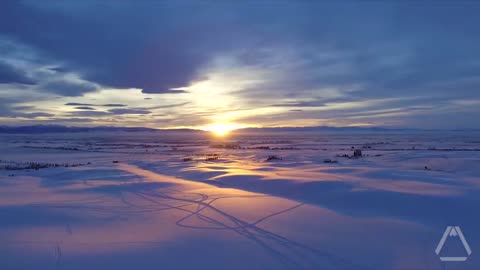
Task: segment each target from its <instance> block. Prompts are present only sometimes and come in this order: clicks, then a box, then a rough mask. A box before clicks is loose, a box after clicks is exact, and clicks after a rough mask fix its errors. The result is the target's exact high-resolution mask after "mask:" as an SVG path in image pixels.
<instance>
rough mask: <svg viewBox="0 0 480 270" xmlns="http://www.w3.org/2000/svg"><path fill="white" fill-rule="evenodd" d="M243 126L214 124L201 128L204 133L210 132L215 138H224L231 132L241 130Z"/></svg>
mask: <svg viewBox="0 0 480 270" xmlns="http://www.w3.org/2000/svg"><path fill="white" fill-rule="evenodd" d="M242 127H244V126H242V125H239V124H234V123H215V124H211V125H209V126H206V127H204V128H203V130H205V131H211V132H212V133H213V134H215V135H216V136H219V137H222V136H226V135H227V134H228V133H230V132H231V131H232V130H235V129H239V128H242Z"/></svg>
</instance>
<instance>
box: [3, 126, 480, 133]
mask: <svg viewBox="0 0 480 270" xmlns="http://www.w3.org/2000/svg"><path fill="white" fill-rule="evenodd" d="M160 131H161V132H175V131H185V132H204V131H201V130H197V129H154V128H146V127H111V126H99V127H68V126H61V125H32V126H0V134H1V133H7V134H16V133H18V134H21V133H23V134H41V133H72V132H160ZM315 131H322V132H406V131H412V132H414V131H439V130H432V129H431V130H428V129H411V128H385V127H329V126H317V127H266V128H244V129H241V130H237V131H235V133H248V132H315ZM443 131H445V130H443ZM449 131H466V132H471V131H480V129H454V130H449Z"/></svg>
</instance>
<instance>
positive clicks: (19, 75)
mask: <svg viewBox="0 0 480 270" xmlns="http://www.w3.org/2000/svg"><path fill="white" fill-rule="evenodd" d="M10 83H12V84H13V83H20V84H35V81H34V80H33V79H32V78H30V77H28V76H27V74H26V73H25V72H24V71H23V70H20V69H18V68H15V67H14V66H11V65H9V64H7V63H5V62H4V61H1V60H0V84H10Z"/></svg>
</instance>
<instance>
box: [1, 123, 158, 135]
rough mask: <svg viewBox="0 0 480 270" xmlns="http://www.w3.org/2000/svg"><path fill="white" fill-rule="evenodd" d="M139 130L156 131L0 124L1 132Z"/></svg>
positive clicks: (132, 128) (133, 129) (135, 130)
mask: <svg viewBox="0 0 480 270" xmlns="http://www.w3.org/2000/svg"><path fill="white" fill-rule="evenodd" d="M97 131H102V132H109V131H112V132H118V131H127V132H139V131H155V129H151V128H143V127H67V126H60V125H33V126H0V133H26V134H38V133H69V132H97Z"/></svg>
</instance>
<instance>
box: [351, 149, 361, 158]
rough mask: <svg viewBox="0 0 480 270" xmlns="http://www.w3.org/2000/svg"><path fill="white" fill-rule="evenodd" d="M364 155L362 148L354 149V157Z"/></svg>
mask: <svg viewBox="0 0 480 270" xmlns="http://www.w3.org/2000/svg"><path fill="white" fill-rule="evenodd" d="M361 156H362V150H360V149H355V150H354V151H353V157H361Z"/></svg>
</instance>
